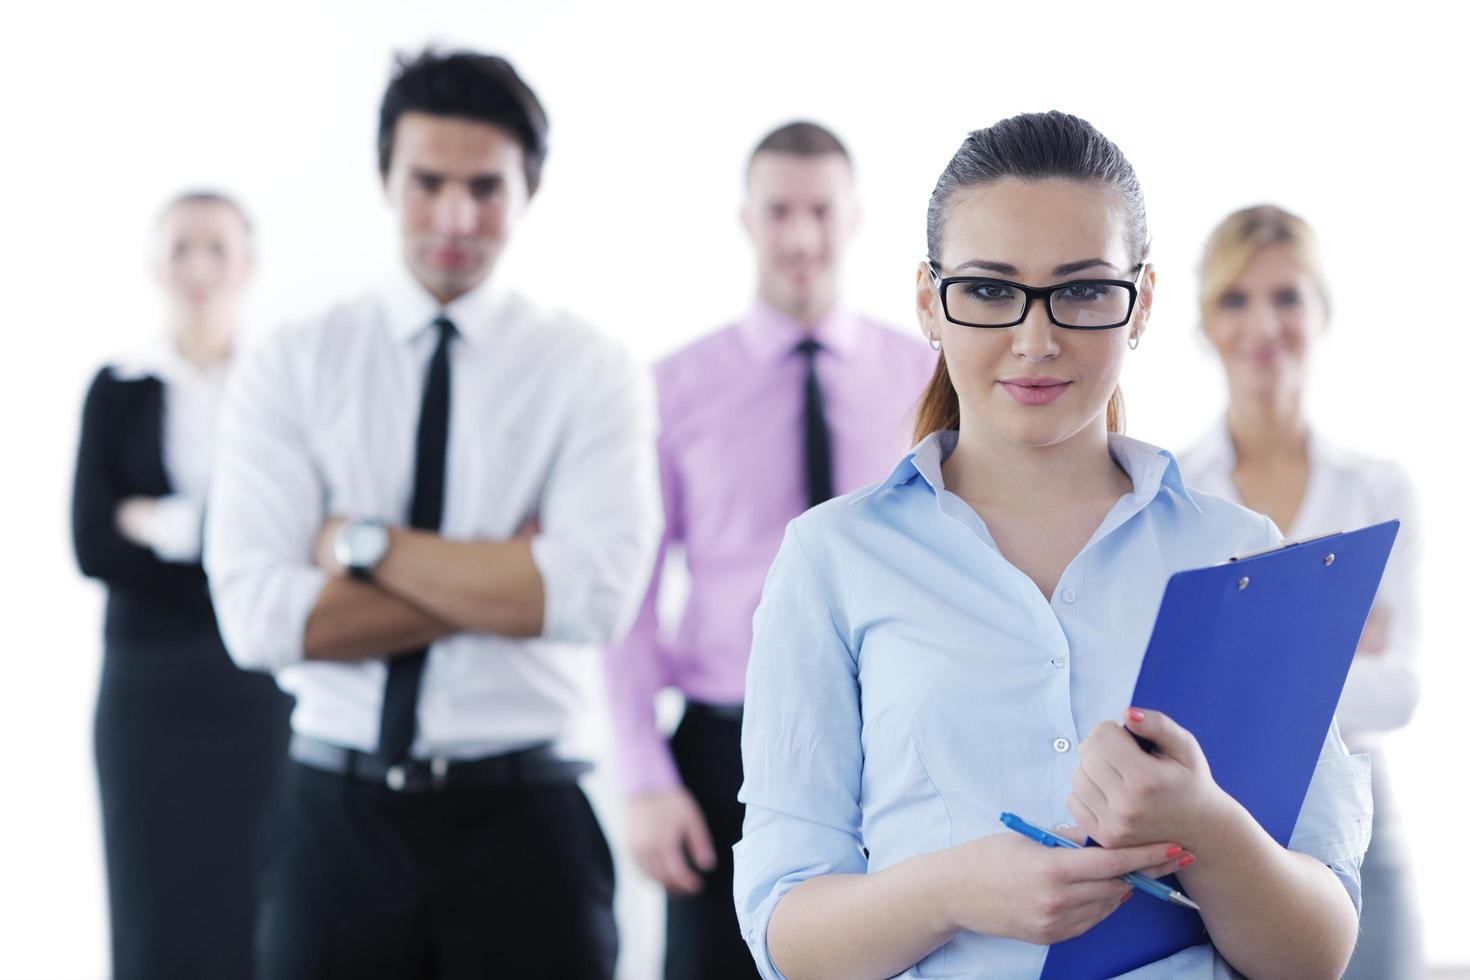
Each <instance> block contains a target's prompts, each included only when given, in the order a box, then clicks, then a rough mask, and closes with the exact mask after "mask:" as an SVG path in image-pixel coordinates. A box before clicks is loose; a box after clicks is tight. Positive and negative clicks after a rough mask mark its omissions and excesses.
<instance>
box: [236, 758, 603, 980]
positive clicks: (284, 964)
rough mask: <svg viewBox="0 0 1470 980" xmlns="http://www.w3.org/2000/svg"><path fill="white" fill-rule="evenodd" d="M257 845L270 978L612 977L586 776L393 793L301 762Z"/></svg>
mask: <svg viewBox="0 0 1470 980" xmlns="http://www.w3.org/2000/svg"><path fill="white" fill-rule="evenodd" d="M262 853H263V862H262V867H261V873H260V882H259V893H260V907H259V910H258V913H257V924H256V960H257V963H258V964H259V971H260V972H259V976H260V977H261V978H262V980H306V978H311V980H318V978H350V980H376V978H380V977H381V978H394V980H397V978H404V980H407V978H430V977H433V978H460V977H464V978H468V977H516V978H520V977H533V978H534V977H546V978H556V980H582V978H588V980H592V978H610V977H612V975H613V966H614V963H615V961H616V959H617V947H618V942H617V927H616V925H615V923H614V921H613V910H612V898H613V872H612V858H611V855H610V854H609V853H608V849H607V842H606V840H605V838H604V837H603V836H602V830H601V828H600V827H599V826H598V824H597V818H596V817H595V816H594V815H593V813H592V808H591V806H590V805H589V804H588V802H587V798H586V797H585V796H584V795H583V794H582V791H581V789H580V788H579V787H578V786H577V785H576V784H575V783H570V782H568V783H559V784H550V785H548V784H527V783H519V784H514V785H495V786H459V787H455V788H453V789H449V790H444V791H438V792H425V793H396V792H394V791H393V790H390V789H388V788H387V787H386V786H383V785H381V784H379V783H370V782H364V781H361V780H356V779H352V778H350V777H346V776H339V775H335V774H332V773H327V772H321V771H318V770H316V769H311V768H308V767H307V766H304V765H301V764H300V763H296V762H292V763H290V764H288V765H287V767H286V773H285V776H284V778H283V780H282V785H281V787H280V793H279V797H278V799H277V801H276V806H275V808H274V814H273V819H272V821H271V825H270V827H269V831H268V840H267V841H266V842H265V846H264V848H263V850H262Z"/></svg>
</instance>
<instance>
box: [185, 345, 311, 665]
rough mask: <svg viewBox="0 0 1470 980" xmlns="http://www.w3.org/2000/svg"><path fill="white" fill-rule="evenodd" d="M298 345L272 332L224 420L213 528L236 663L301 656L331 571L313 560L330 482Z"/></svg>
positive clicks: (217, 595)
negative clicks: (306, 401) (305, 394)
mask: <svg viewBox="0 0 1470 980" xmlns="http://www.w3.org/2000/svg"><path fill="white" fill-rule="evenodd" d="M290 353H291V352H290V350H289V348H288V347H286V345H285V344H284V343H283V342H282V340H281V338H280V337H276V338H272V339H271V340H270V341H268V342H267V343H266V344H265V345H264V346H263V347H262V348H260V349H259V350H257V351H256V352H255V353H254V355H253V356H251V357H249V358H248V359H247V360H246V362H245V363H244V364H243V365H241V367H240V369H239V370H237V371H236V372H235V373H234V375H233V376H232V378H231V380H230V383H229V387H228V389H227V391H226V394H225V402H224V406H223V408H222V409H221V413H220V421H219V430H218V432H219V434H218V440H219V441H218V444H217V446H216V449H215V469H214V474H213V476H212V478H211V483H210V494H209V504H208V508H207V509H208V518H207V520H206V521H205V526H204V564H205V569H206V571H207V572H208V573H209V582H210V589H211V591H212V593H213V595H214V603H215V612H216V614H217V615H218V617H219V625H220V634H221V635H222V636H223V637H224V641H225V646H226V647H227V648H228V649H229V652H230V656H231V657H233V658H234V660H235V662H236V663H237V664H238V665H239V666H241V667H243V668H246V669H248V670H270V671H278V670H280V669H281V668H283V667H286V666H289V665H291V664H293V663H296V662H298V661H300V660H301V659H302V657H303V649H302V645H303V639H304V635H305V631H306V620H307V618H308V617H309V616H310V615H311V610H312V608H313V607H314V606H315V605H316V600H317V596H318V595H320V593H321V590H322V588H323V586H325V584H326V581H327V575H326V573H325V572H323V571H322V570H321V569H320V568H317V567H316V565H315V564H314V563H313V560H312V548H313V545H314V544H315V541H316V536H317V534H318V533H319V531H320V529H321V526H322V522H323V521H324V520H325V517H326V512H325V500H326V488H325V487H324V486H323V484H322V480H321V477H320V474H319V472H318V470H317V468H316V466H315V464H314V462H313V460H312V457H311V453H310V450H309V446H308V442H307V438H306V433H305V426H306V422H307V416H306V414H305V410H304V407H303V405H302V403H301V396H300V392H301V391H302V390H303V389H302V386H301V385H299V384H298V383H297V380H296V374H295V372H296V371H299V370H300V369H301V368H302V366H303V365H302V364H301V363H300V362H299V359H298V360H296V361H293V359H292V358H291V357H290Z"/></svg>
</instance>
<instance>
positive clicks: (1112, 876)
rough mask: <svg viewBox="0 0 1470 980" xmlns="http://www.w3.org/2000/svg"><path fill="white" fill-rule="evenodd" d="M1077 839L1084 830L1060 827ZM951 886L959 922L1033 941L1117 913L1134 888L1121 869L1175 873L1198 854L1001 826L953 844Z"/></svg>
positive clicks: (1058, 937)
mask: <svg viewBox="0 0 1470 980" xmlns="http://www.w3.org/2000/svg"><path fill="white" fill-rule="evenodd" d="M1056 832H1057V833H1058V834H1060V835H1062V836H1065V837H1067V838H1069V839H1071V840H1075V841H1077V842H1078V843H1081V842H1082V835H1081V834H1079V833H1076V832H1075V831H1068V830H1062V829H1058V830H1057V831H1056ZM947 853H951V854H952V855H953V857H954V858H955V860H953V861H951V862H948V866H949V867H950V869H951V872H952V874H951V875H950V877H949V878H948V880H947V882H946V885H945V887H946V888H947V890H948V892H949V895H948V901H947V903H946V905H947V907H948V909H949V915H950V918H951V920H952V922H953V924H954V926H955V927H957V928H959V929H966V930H969V931H971V932H978V933H984V934H986V935H991V936H1006V937H1009V938H1011V939H1021V940H1024V941H1026V942H1028V943H1041V944H1047V945H1049V944H1051V943H1058V942H1061V941H1062V940H1064V939H1070V938H1071V937H1073V936H1077V935H1081V934H1082V933H1084V932H1086V931H1087V930H1088V929H1091V928H1092V927H1093V926H1095V925H1097V924H1098V923H1099V922H1101V921H1102V920H1103V919H1106V918H1107V917H1108V916H1110V915H1112V914H1113V912H1115V911H1116V910H1117V908H1118V906H1120V905H1122V904H1123V903H1124V902H1125V901H1127V900H1128V897H1129V896H1130V895H1131V894H1132V893H1133V889H1132V887H1131V886H1130V885H1128V884H1127V883H1126V882H1123V881H1120V880H1118V879H1119V876H1120V875H1124V874H1127V873H1129V872H1131V871H1142V872H1143V873H1144V874H1147V875H1149V876H1150V877H1158V876H1159V875H1164V874H1170V873H1172V872H1174V871H1176V870H1178V869H1179V867H1180V865H1181V862H1182V861H1183V859H1185V858H1190V857H1192V856H1191V855H1189V854H1188V853H1187V852H1185V851H1184V850H1183V849H1182V848H1180V847H1179V846H1178V845H1176V844H1148V845H1144V846H1141V847H1122V848H1117V849H1108V848H1102V847H1087V848H1081V849H1079V850H1071V849H1067V848H1060V847H1055V848H1053V847H1046V846H1045V845H1042V844H1038V843H1036V842H1035V841H1031V840H1028V839H1026V838H1025V837H1022V836H1020V835H1019V834H1008V833H1007V834H994V835H991V836H988V837H980V838H977V839H976V840H972V841H970V842H969V843H966V844H960V845H959V846H957V847H954V848H951V850H950V852H947Z"/></svg>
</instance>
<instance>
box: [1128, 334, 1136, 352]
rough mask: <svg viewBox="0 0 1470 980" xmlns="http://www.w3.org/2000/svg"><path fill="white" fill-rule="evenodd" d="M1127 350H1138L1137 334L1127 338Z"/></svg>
mask: <svg viewBox="0 0 1470 980" xmlns="http://www.w3.org/2000/svg"><path fill="white" fill-rule="evenodd" d="M1128 349H1129V350H1138V334H1134V335H1133V336H1131V337H1129V338H1128Z"/></svg>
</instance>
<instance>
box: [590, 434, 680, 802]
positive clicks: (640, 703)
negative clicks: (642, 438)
mask: <svg viewBox="0 0 1470 980" xmlns="http://www.w3.org/2000/svg"><path fill="white" fill-rule="evenodd" d="M665 414H666V413H665ZM658 469H659V487H660V490H661V491H662V499H663V516H664V531H663V535H662V536H661V537H660V539H659V543H658V551H657V553H656V554H655V556H654V561H653V575H652V577H651V579H650V581H649V586H648V591H647V593H646V594H645V595H644V597H643V604H642V605H641V606H640V607H639V609H638V615H637V617H636V618H635V619H634V620H633V628H632V630H631V631H630V632H629V633H628V637H627V639H625V640H624V641H623V642H622V643H619V644H616V645H614V646H612V647H610V648H609V649H608V651H607V655H606V656H605V657H604V659H603V667H604V670H605V671H606V679H607V692H608V698H609V702H610V710H611V714H612V722H613V737H614V739H615V740H616V742H617V755H618V763H619V773H620V776H621V779H622V784H623V789H624V792H626V793H627V795H628V796H630V797H632V796H638V795H641V794H643V793H649V792H655V791H658V790H667V789H673V788H674V787H676V786H678V785H679V784H680V779H679V770H678V767H677V766H676V765H675V764H674V757H673V754H672V753H671V752H670V751H669V747H668V743H667V742H665V741H664V739H663V737H662V736H661V735H660V734H659V732H658V727H657V722H656V719H655V714H654V706H655V701H656V699H657V697H658V692H659V690H660V689H661V688H662V687H664V686H665V685H666V684H667V683H668V677H667V675H666V671H665V669H664V665H665V664H666V663H667V656H666V651H665V650H664V646H663V643H662V641H661V640H660V638H659V622H658V592H659V585H660V584H661V582H662V579H663V567H664V560H665V558H666V557H667V555H668V550H669V545H670V544H671V543H672V542H674V541H678V540H682V538H683V535H684V522H683V515H682V511H683V498H682V495H681V493H680V490H679V481H678V472H677V469H676V466H675V455H674V452H673V448H672V447H671V446H670V445H669V444H668V428H667V426H663V427H661V431H660V433H659V439H658Z"/></svg>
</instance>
